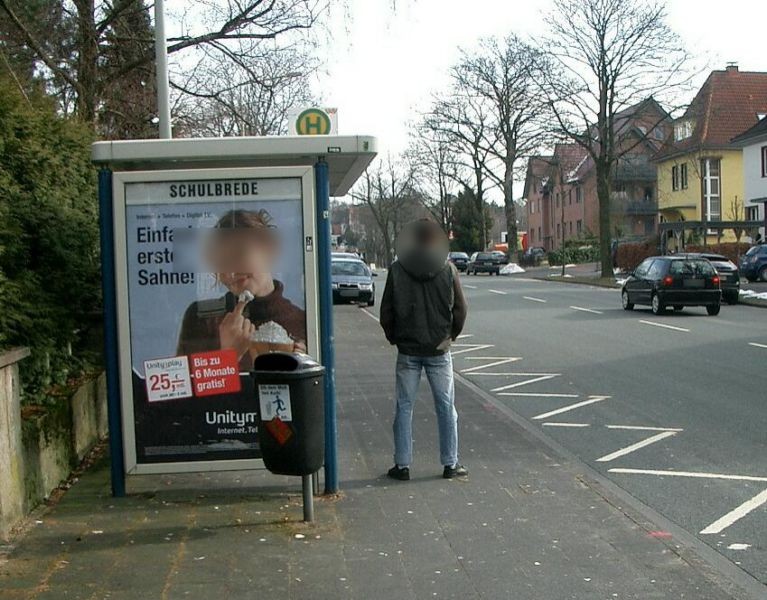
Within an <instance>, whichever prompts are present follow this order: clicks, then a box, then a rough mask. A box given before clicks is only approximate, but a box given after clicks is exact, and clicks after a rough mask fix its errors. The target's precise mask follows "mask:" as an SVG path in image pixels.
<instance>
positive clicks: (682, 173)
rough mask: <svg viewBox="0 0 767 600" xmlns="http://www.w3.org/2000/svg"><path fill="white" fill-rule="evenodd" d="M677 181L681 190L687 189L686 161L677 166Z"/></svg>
mask: <svg viewBox="0 0 767 600" xmlns="http://www.w3.org/2000/svg"><path fill="white" fill-rule="evenodd" d="M679 180H680V181H679V183H680V185H681V186H682V189H683V190H686V189H687V163H684V164H682V165H681V166H680V167H679Z"/></svg>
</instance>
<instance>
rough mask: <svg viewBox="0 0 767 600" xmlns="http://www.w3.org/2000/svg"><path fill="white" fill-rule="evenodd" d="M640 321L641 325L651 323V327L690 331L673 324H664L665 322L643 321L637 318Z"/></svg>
mask: <svg viewBox="0 0 767 600" xmlns="http://www.w3.org/2000/svg"><path fill="white" fill-rule="evenodd" d="M639 322H640V323H642V324H643V325H652V326H653V327H663V329H671V330H673V331H683V332H685V333H690V330H689V329H685V328H684V327H675V326H674V325H666V324H665V323H656V322H655V321H644V320H642V319H640V320H639Z"/></svg>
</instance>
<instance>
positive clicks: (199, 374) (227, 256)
mask: <svg viewBox="0 0 767 600" xmlns="http://www.w3.org/2000/svg"><path fill="white" fill-rule="evenodd" d="M375 155H376V140H375V138H372V137H367V136H298V137H245V138H216V139H169V140H165V139H163V140H137V141H112V142H97V143H95V144H94V145H93V149H92V158H93V162H94V163H95V164H96V165H97V166H99V167H100V172H99V207H100V227H101V253H102V280H103V294H104V298H103V301H104V315H105V366H106V374H107V390H108V407H109V431H110V436H109V437H110V453H111V468H112V492H113V494H114V495H116V496H122V495H124V494H125V492H126V477H127V476H132V475H141V474H152V473H176V472H193V471H212V470H239V469H250V468H259V467H261V466H262V464H263V463H262V461H261V460H260V451H259V447H258V441H257V435H256V434H257V423H258V413H257V409H255V408H254V389H253V383H252V380H251V377H250V376H249V368H250V367H249V365H252V363H253V358H254V357H255V356H257V355H258V354H260V353H264V352H269V351H273V350H282V351H297V352H305V353H308V354H309V355H311V356H312V357H314V358H316V359H317V360H318V361H320V362H321V363H322V364H323V365H324V366H325V368H326V376H325V379H324V385H325V394H324V397H325V466H324V475H325V477H324V482H325V492H326V493H334V492H336V491H337V490H338V470H337V452H336V444H337V424H336V405H335V403H336V398H335V372H334V367H335V365H334V353H333V344H334V338H333V313H332V309H333V307H332V290H331V273H330V267H331V265H330V260H331V255H330V248H331V229H330V204H329V201H330V196H344V195H345V194H347V193H348V191H349V189H350V188H351V186H352V185H353V184H354V182H355V181H356V180H357V178H358V177H359V176H360V175H361V174H362V173H363V172H364V170H365V169H366V168H367V166H368V165H369V164H370V162H371V161H372V160H373V158H374V157H375ZM254 292H255V293H254ZM245 319H247V322H246V321H245ZM246 329H247V331H246Z"/></svg>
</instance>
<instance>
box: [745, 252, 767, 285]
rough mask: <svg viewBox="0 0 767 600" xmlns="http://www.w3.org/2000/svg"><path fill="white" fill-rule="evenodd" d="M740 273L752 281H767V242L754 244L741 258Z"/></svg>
mask: <svg viewBox="0 0 767 600" xmlns="http://www.w3.org/2000/svg"><path fill="white" fill-rule="evenodd" d="M740 273H741V275H743V277H745V278H746V279H748V280H749V281H750V282H754V281H756V280H757V279H760V280H761V281H767V244H761V245H759V246H753V247H751V248H749V249H748V252H746V255H745V256H744V257H743V258H742V259H741V260H740Z"/></svg>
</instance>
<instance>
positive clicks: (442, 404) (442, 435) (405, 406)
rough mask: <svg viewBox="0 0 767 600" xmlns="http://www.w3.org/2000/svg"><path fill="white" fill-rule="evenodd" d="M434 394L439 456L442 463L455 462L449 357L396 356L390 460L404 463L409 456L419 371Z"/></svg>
mask: <svg viewBox="0 0 767 600" xmlns="http://www.w3.org/2000/svg"><path fill="white" fill-rule="evenodd" d="M422 370H425V371H426V378H427V379H428V381H429V387H431V394H432V396H433V397H434V410H435V411H436V413H437V425H438V427H439V457H440V461H441V462H442V465H443V466H453V465H456V464H457V463H458V413H457V412H456V410H455V388H454V386H453V357H452V356H451V355H450V352H447V353H445V354H443V355H441V356H409V355H407V354H402V353H401V352H400V353H399V355H398V356H397V413H396V415H395V417H394V462H395V464H397V465H399V466H401V467H404V466H410V463H411V462H412V460H413V405H414V404H415V400H416V398H417V397H418V384H419V383H420V381H421V371H422Z"/></svg>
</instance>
